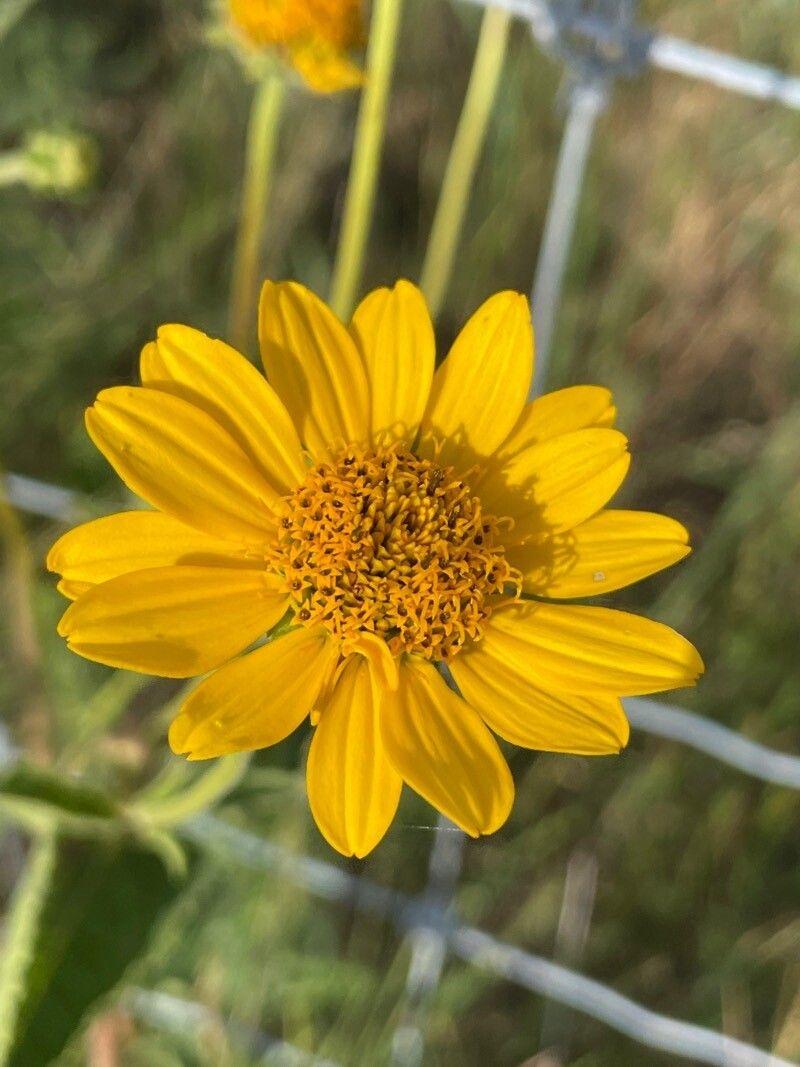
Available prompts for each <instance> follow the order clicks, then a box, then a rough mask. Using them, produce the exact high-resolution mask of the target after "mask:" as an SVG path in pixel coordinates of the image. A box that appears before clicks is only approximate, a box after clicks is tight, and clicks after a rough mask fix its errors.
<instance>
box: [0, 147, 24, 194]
mask: <svg viewBox="0 0 800 1067" xmlns="http://www.w3.org/2000/svg"><path fill="white" fill-rule="evenodd" d="M27 177H28V161H27V160H26V158H25V155H24V153H23V152H20V151H19V149H16V148H15V149H13V150H12V151H10V152H4V153H3V154H2V155H0V186H4V185H15V184H16V183H17V182H24V181H25V180H26V179H27Z"/></svg>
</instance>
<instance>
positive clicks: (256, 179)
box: [229, 71, 286, 352]
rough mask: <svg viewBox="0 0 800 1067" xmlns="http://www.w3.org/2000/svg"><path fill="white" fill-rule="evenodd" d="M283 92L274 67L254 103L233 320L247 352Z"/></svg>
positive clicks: (232, 331) (234, 333) (235, 338)
mask: <svg viewBox="0 0 800 1067" xmlns="http://www.w3.org/2000/svg"><path fill="white" fill-rule="evenodd" d="M285 95H286V83H285V81H284V79H283V77H282V76H281V74H280V73H279V72H278V71H270V72H269V73H268V74H267V75H266V76H265V77H264V78H263V80H262V81H261V82H260V83H259V85H258V88H257V89H256V91H255V94H254V96H253V102H252V104H251V107H250V120H249V123H248V127H247V144H246V146H245V159H244V175H243V178H242V202H241V208H240V211H239V229H238V232H237V235H236V250H235V252H234V260H233V278H232V281H231V300H230V319H229V336H230V340H231V344H233V345H234V346H235V347H236V348H238V349H240V350H241V351H244V352H246V351H247V349H248V347H249V344H250V341H251V339H252V337H253V334H254V331H255V325H256V306H257V300H258V282H259V259H260V256H259V253H260V251H261V238H262V235H263V231H264V216H265V214H266V210H267V201H268V199H269V193H270V187H271V184H272V171H273V165H274V162H275V148H276V145H277V140H278V127H279V125H280V117H281V112H282V110H283V101H284V97H285Z"/></svg>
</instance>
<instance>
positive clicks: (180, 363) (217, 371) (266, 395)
mask: <svg viewBox="0 0 800 1067" xmlns="http://www.w3.org/2000/svg"><path fill="white" fill-rule="evenodd" d="M139 366H140V373H141V377H142V385H146V386H148V387H150V388H156V389H162V390H164V391H165V392H169V393H174V395H175V396H180V397H182V398H183V399H184V400H188V401H189V402H190V403H192V404H194V405H195V406H196V407H199V408H202V409H203V411H205V412H206V413H207V414H208V415H210V416H211V417H212V419H214V420H215V421H216V422H218V423H219V424H220V426H222V427H223V428H224V429H225V430H227V432H228V433H229V434H230V436H231V437H232V438H233V440H234V441H235V442H236V443H237V445H239V447H240V448H241V450H242V451H243V452H244V453H245V455H246V456H247V457H248V458H249V459H250V460H251V461H252V463H253V465H254V466H255V467H256V468H257V469H258V471H259V473H260V474H262V475H263V477H264V479H265V480H266V481H267V482H268V483H269V484H270V485H271V486H272V487H273V489H275V491H276V492H277V493H278V494H280V495H283V494H285V493H288V492H290V490H292V489H294V487H295V486H297V485H299V484H300V482H302V481H303V479H304V478H305V474H306V466H305V464H304V462H303V455H302V452H301V449H300V440H299V438H298V436H297V431H296V430H295V428H294V424H293V423H292V420H291V418H290V417H289V412H288V411H287V410H286V408H285V407H284V406H283V404H282V403H281V400H280V398H279V397H278V394H277V393H276V392H275V390H274V389H273V388H272V386H271V385H269V384H268V382H267V381H266V379H265V378H264V376H263V375H262V374H259V372H258V371H257V370H256V368H255V367H254V366H253V365H252V363H250V362H249V361H248V360H246V359H245V358H244V356H242V355H240V354H239V353H238V352H237V351H236V349H234V348H231V347H230V346H229V345H226V344H225V343H224V342H222V341H217V340H214V339H213V338H211V337H207V336H206V335H205V334H204V333H201V332H200V331H199V330H193V329H191V327H189V326H175V325H172V326H162V327H161V329H160V330H159V331H158V340H157V341H155V342H151V343H150V344H148V345H145V347H144V349H143V350H142V357H141V360H140V364H139Z"/></svg>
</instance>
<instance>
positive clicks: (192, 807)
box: [130, 752, 250, 827]
mask: <svg viewBox="0 0 800 1067" xmlns="http://www.w3.org/2000/svg"><path fill="white" fill-rule="evenodd" d="M249 763H250V753H249V752H240V753H236V754H235V755H231V756H223V757H221V758H220V759H218V760H215V761H214V763H213V764H212V765H211V766H210V767H209V769H208V770H207V771H205V773H203V774H202V775H201V776H200V777H199V778H198V779H196V781H194V782H192V783H191V784H190V785H188V786H187V787H186V789H184V790H183V791H182V792H180V793H177V794H172V795H171V796H166V797H162V798H158V799H155V798H154V799H152V800H141V801H139V803H138V804H133V805H132V806H131V809H130V810H131V812H132V813H133V814H134V815H137V816H144V818H145V819H146V820H147V822H148V823H149V824H150V825H151V826H157V827H169V826H177V825H178V824H179V823H182V822H185V821H186V820H187V819H188V818H190V817H191V816H192V815H197V814H198V813H199V812H201V811H205V810H206V809H207V808H210V807H211V806H212V804H216V803H217V802H218V801H219V800H222V799H223V798H224V797H226V796H227V795H228V793H230V792H231V790H233V789H235V788H236V786H237V785H238V784H239V782H240V781H241V780H242V778H243V777H244V774H245V771H246V770H247V767H248V764H249Z"/></svg>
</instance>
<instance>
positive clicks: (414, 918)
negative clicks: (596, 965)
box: [183, 815, 796, 1067]
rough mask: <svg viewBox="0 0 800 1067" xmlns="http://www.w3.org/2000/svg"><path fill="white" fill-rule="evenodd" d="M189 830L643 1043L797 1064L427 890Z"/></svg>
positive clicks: (259, 842)
mask: <svg viewBox="0 0 800 1067" xmlns="http://www.w3.org/2000/svg"><path fill="white" fill-rule="evenodd" d="M183 833H184V835H185V836H186V837H187V838H188V839H190V840H191V841H194V842H195V843H196V844H198V845H200V846H201V847H203V848H204V849H206V850H207V851H209V852H210V853H212V854H215V855H216V856H218V857H219V858H220V859H223V860H225V861H226V862H228V863H231V862H235V863H239V864H241V865H242V866H245V867H248V868H250V869H252V870H258V871H270V872H273V873H276V874H278V875H279V876H282V877H285V878H287V879H288V880H289V881H291V882H292V883H293V884H295V885H296V886H299V887H300V888H302V889H305V890H306V891H307V892H309V893H311V894H312V895H314V896H318V897H322V898H323V899H325V900H329V901H333V902H336V903H346V904H348V905H350V906H353V907H356V908H358V909H360V910H363V911H365V912H368V913H370V914H372V915H374V916H377V917H379V918H383V919H387V920H389V921H391V922H392V923H394V925H395V926H396V927H397V928H398V929H399V930H402V931H408V930H419V929H428V930H434V931H438V933H439V936H440V937H441V938H442V939H443V940H444V941H445V943H446V944H447V947H448V948H449V950H450V952H452V953H453V955H455V956H456V957H457V958H459V959H461V960H462V961H464V962H465V963H469V964H472V965H475V966H477V967H480V968H481V969H483V970H485V971H488V972H490V973H491V974H494V975H497V976H499V977H502V978H504V979H505V980H506V981H508V982H511V983H513V984H514V985H517V986H520V987H521V988H523V989H527V990H529V991H530V992H533V993H537V994H539V995H541V996H545V997H548V998H550V999H552V1000H555V1001H558V1002H559V1003H561V1004H564V1005H567V1006H568V1007H570V1008H572V1009H573V1010H574V1011H577V1012H580V1013H582V1014H584V1015H589V1016H591V1017H592V1018H594V1019H598V1020H600V1021H601V1022H603V1023H606V1024H607V1025H608V1026H610V1027H612V1028H613V1029H614V1030H618V1031H619V1032H620V1033H623V1034H625V1035H626V1036H628V1037H630V1038H632V1039H633V1040H634V1041H637V1042H638V1043H639V1044H642V1045H646V1046H648V1047H650V1048H653V1049H658V1050H660V1051H662V1052H670V1053H673V1054H674V1055H676V1056H685V1057H689V1058H691V1059H694V1060H695V1061H697V1062H699V1063H707V1064H713V1065H716V1067H796V1065H794V1064H792V1063H790V1061H788V1060H784V1059H781V1058H780V1057H778V1056H773V1055H772V1054H770V1053H768V1052H764V1051H762V1050H761V1049H758V1048H755V1047H754V1046H753V1045H748V1044H746V1043H745V1042H743V1041H738V1040H735V1039H733V1038H729V1037H726V1036H725V1035H724V1034H720V1033H717V1032H716V1031H714V1030H709V1029H706V1028H705V1027H702V1026H696V1025H694V1024H692V1023H685V1022H682V1021H680V1020H678V1019H672V1018H670V1017H669V1016H666V1015H660V1014H658V1013H657V1012H653V1011H650V1010H649V1009H647V1008H645V1007H643V1006H642V1005H641V1004H637V1003H636V1002H635V1001H633V1000H630V999H629V998H628V997H624V996H622V995H621V994H620V993H617V992H615V991H614V990H613V989H610V988H609V987H608V986H605V985H603V984H602V983H600V982H596V981H594V980H593V979H591V978H587V977H585V976H584V975H582V974H578V973H577V972H576V971H573V970H570V969H569V968H568V967H564V966H562V965H560V964H557V963H553V962H552V961H551V960H547V959H544V958H543V957H541V956H536V955H533V954H532V953H529V952H525V951H524V950H522V949H519V948H515V947H514V946H513V945H508V944H506V943H505V942H503V941H500V940H499V939H498V938H496V937H494V936H493V935H492V934H489V933H486V932H485V931H483V930H479V929H478V928H477V927H474V926H468V925H463V924H460V923H458V922H457V921H456V920H455V919H454V917H453V915H452V914H450V913H449V912H448V911H447V910H446V909H442V908H441V907H440V906H439V905H437V904H435V903H432V902H431V900H430V897H429V895H428V894H423V895H422V896H421V897H411V896H408V895H406V894H405V893H400V892H398V891H397V890H395V889H390V888H387V887H386V886H381V885H378V884H377V883H375V882H371V881H369V880H368V879H366V878H358V877H356V876H354V875H352V874H349V873H348V872H347V871H344V870H343V869H342V868H340V867H337V866H335V865H334V864H332V863H326V862H325V861H323V860H317V859H312V858H311V857H308V856H301V855H298V854H296V853H292V852H290V851H289V850H287V849H285V848H283V847H282V846H281V845H277V844H275V843H273V842H270V841H265V840H263V839H261V838H259V837H257V836H255V835H254V834H251V833H248V832H247V831H245V830H240V829H238V828H237V827H235V826H233V825H231V824H229V823H227V822H225V821H224V820H222V819H219V818H217V817H215V816H213V815H200V816H197V817H196V818H194V819H192V821H191V822H189V823H187V824H186V825H185V827H184V828H183Z"/></svg>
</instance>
